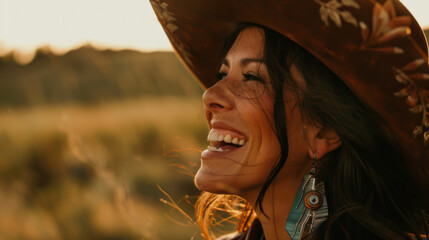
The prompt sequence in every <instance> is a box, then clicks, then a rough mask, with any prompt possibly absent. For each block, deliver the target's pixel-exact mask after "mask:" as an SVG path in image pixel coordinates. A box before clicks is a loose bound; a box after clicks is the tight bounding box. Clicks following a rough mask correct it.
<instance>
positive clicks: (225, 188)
mask: <svg viewBox="0 0 429 240" xmlns="http://www.w3.org/2000/svg"><path fill="white" fill-rule="evenodd" d="M195 186H196V187H197V188H198V189H199V190H201V191H205V192H210V193H216V194H237V193H238V191H237V189H235V188H234V187H233V184H231V182H229V181H228V177H225V176H217V175H215V174H211V173H209V172H206V171H205V169H204V167H201V168H200V169H199V170H198V172H197V174H196V175H195Z"/></svg>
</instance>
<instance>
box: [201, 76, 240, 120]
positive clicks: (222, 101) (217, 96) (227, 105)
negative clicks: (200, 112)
mask: <svg viewBox="0 0 429 240" xmlns="http://www.w3.org/2000/svg"><path fill="white" fill-rule="evenodd" d="M223 81H224V80H220V81H219V82H217V83H216V84H215V85H213V86H211V87H210V88H208V89H207V90H206V91H205V92H204V94H203V103H204V106H205V108H206V109H207V110H209V111H210V112H212V113H216V112H220V111H224V110H230V109H231V108H232V106H233V104H232V99H231V96H230V95H229V94H228V88H227V87H226V86H225V84H224V83H223Z"/></svg>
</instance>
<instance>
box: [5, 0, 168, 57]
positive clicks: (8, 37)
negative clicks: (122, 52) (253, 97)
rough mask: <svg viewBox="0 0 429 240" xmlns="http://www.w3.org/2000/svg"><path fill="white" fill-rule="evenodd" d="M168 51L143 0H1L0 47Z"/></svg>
mask: <svg viewBox="0 0 429 240" xmlns="http://www.w3.org/2000/svg"><path fill="white" fill-rule="evenodd" d="M89 42H90V43H91V44H93V45H96V46H99V47H102V48H104V47H113V48H133V49H138V50H146V51H147V50H170V49H171V46H170V43H169V42H168V39H167V38H166V36H165V34H164V32H163V30H162V28H161V26H160V24H159V23H158V21H157V19H156V17H155V14H154V13H153V11H152V8H151V6H150V4H149V1H148V0H122V1H113V0H108V1H106V0H91V1H87V0H37V1H33V0H0V48H1V49H2V50H3V52H4V51H9V50H11V49H14V48H17V49H19V50H20V51H22V52H29V51H33V50H34V49H35V48H37V47H39V46H43V45H51V48H52V49H54V50H56V51H60V52H61V51H67V50H68V49H70V48H73V47H77V46H80V45H83V44H86V43H89Z"/></svg>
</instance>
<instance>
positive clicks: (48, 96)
mask: <svg viewBox="0 0 429 240" xmlns="http://www.w3.org/2000/svg"><path fill="white" fill-rule="evenodd" d="M425 33H426V35H427V36H428V38H429V31H426V32H425ZM16 58H17V56H16V54H15V53H14V52H10V53H9V54H7V55H5V56H3V57H1V58H0V152H1V154H0V158H1V159H0V202H1V204H0V239H8V240H15V239H16V240H18V239H19V240H21V239H24V240H25V239H35V240H36V239H37V240H42V239H43V240H48V239H59V240H61V239H63V240H75V239H83V240H85V239H92V240H97V239H107V240H110V239H111V240H114V239H118V240H128V239H129V240H134V239H155V240H158V239H166V240H168V239H202V237H201V235H200V231H199V230H198V227H197V225H196V224H195V217H194V213H193V204H194V202H195V200H196V197H197V196H198V194H199V192H198V191H197V189H196V188H195V187H194V184H193V176H194V174H195V172H196V170H197V169H198V166H199V155H200V151H201V149H203V148H205V145H206V144H205V138H206V134H207V127H206V124H205V120H204V117H203V108H202V103H201V95H202V90H201V88H200V87H199V85H198V84H197V83H196V82H195V81H194V79H192V77H191V75H190V74H189V73H188V72H187V70H186V69H185V68H184V66H183V65H182V64H181V62H180V61H179V60H178V59H177V57H176V56H175V54H174V53H172V52H151V53H142V52H137V51H132V50H122V51H113V50H98V49H96V48H94V47H92V46H90V45H86V46H82V47H80V48H78V49H75V50H71V51H69V52H68V53H66V54H63V55H56V54H54V53H52V52H51V51H50V49H49V47H44V48H40V49H38V50H37V52H36V55H35V57H34V59H33V60H32V61H31V62H30V63H28V64H26V65H22V64H19V63H17V61H16ZM166 194H167V195H168V196H167V195H166ZM170 197H171V198H170ZM175 204H177V206H178V207H180V208H181V209H182V210H183V211H184V213H185V214H187V215H185V214H184V213H181V212H180V211H178V210H177V207H174V206H176V205H175Z"/></svg>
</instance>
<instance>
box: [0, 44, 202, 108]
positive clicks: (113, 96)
mask: <svg viewBox="0 0 429 240" xmlns="http://www.w3.org/2000/svg"><path fill="white" fill-rule="evenodd" d="M0 79H1V81H0V108H4V107H26V106H32V105H38V104H61V103H79V104H94V103H95V104H96V103H100V102H103V101H108V100H121V99H129V98H135V97H142V96H187V97H199V96H201V94H202V90H201V87H200V86H199V85H198V83H196V81H195V80H194V79H193V77H192V76H191V74H190V73H189V72H188V70H187V69H186V68H185V67H184V66H183V64H182V63H181V62H180V61H179V59H178V58H177V57H176V55H175V54H174V53H173V52H149V53H144V52H138V51H134V50H119V51H115V50H98V49H95V48H94V47H92V46H88V45H86V46H82V47H80V48H78V49H75V50H71V51H69V52H67V53H65V54H63V55H56V54H53V53H52V52H50V51H47V50H46V49H38V50H37V52H36V55H35V57H34V59H33V60H32V61H31V62H30V63H28V64H26V65H21V64H18V63H16V62H15V61H14V59H13V56H12V55H11V54H9V55H6V56H4V57H0Z"/></svg>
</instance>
